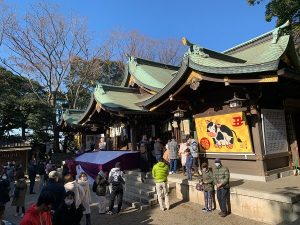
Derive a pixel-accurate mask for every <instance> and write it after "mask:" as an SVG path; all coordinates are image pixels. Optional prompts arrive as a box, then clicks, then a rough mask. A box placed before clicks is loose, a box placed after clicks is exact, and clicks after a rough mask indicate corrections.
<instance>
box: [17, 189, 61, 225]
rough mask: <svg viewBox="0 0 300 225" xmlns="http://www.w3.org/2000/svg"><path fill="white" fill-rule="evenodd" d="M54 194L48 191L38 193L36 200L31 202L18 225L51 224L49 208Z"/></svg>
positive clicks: (53, 199)
mask: <svg viewBox="0 0 300 225" xmlns="http://www.w3.org/2000/svg"><path fill="white" fill-rule="evenodd" d="M54 201H55V196H54V195H53V194H52V193H51V192H48V191H44V192H42V193H41V194H40V196H39V198H38V201H37V203H36V205H35V204H33V205H32V206H31V207H30V208H29V209H28V211H27V212H26V214H25V216H24V217H23V219H22V220H21V222H20V225H52V220H51V208H52V205H53V203H54Z"/></svg>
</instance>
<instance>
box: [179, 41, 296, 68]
mask: <svg viewBox="0 0 300 225" xmlns="http://www.w3.org/2000/svg"><path fill="white" fill-rule="evenodd" d="M263 38H264V40H263V41H262V40H259V39H257V40H256V43H255V44H253V43H252V45H251V46H247V47H246V46H241V47H240V48H239V49H232V50H229V51H227V52H225V53H226V55H225V54H224V56H227V55H229V56H232V57H234V58H235V59H240V60H243V62H238V61H236V62H234V61H233V60H230V59H226V58H225V57H224V58H222V57H218V58H216V57H214V56H213V55H212V54H210V53H209V52H210V51H211V50H208V49H205V48H200V47H198V46H195V45H193V49H192V50H191V49H189V51H188V52H187V53H186V54H185V57H187V58H188V59H189V61H190V66H191V68H193V69H196V70H199V71H202V72H207V73H215V74H241V73H256V72H263V71H272V70H277V69H278V64H279V60H280V57H281V56H282V55H283V54H284V53H285V51H286V49H287V47H288V44H289V41H290V36H289V35H285V36H281V37H279V38H278V40H277V42H276V43H272V37H270V38H267V39H266V37H265V36H263Z"/></svg>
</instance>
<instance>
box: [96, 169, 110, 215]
mask: <svg viewBox="0 0 300 225" xmlns="http://www.w3.org/2000/svg"><path fill="white" fill-rule="evenodd" d="M95 185H96V186H95V192H96V195H97V196H98V199H99V202H98V208H99V211H98V212H99V214H104V213H105V211H106V198H105V195H106V189H107V186H108V185H109V183H108V181H107V180H106V176H105V173H104V172H103V171H102V170H100V171H99V173H98V175H97V177H96V180H95Z"/></svg>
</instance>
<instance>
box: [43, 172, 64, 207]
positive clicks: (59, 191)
mask: <svg viewBox="0 0 300 225" xmlns="http://www.w3.org/2000/svg"><path fill="white" fill-rule="evenodd" d="M43 191H49V192H51V193H53V194H54V195H55V202H54V203H53V205H52V210H54V211H55V210H56V209H57V208H58V206H59V205H60V204H61V203H62V202H63V200H64V196H65V193H66V191H65V188H64V185H63V184H61V183H60V182H58V173H57V172H56V171H51V172H50V173H49V175H48V182H47V184H46V186H44V187H43V189H42V191H41V192H43Z"/></svg>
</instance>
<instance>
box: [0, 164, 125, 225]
mask: <svg viewBox="0 0 300 225" xmlns="http://www.w3.org/2000/svg"><path fill="white" fill-rule="evenodd" d="M37 174H39V179H38V180H39V183H40V185H39V186H38V185H36V184H35V181H36V176H37ZM76 178H77V179H76ZM27 180H29V188H28V187H27V186H28V185H27ZM124 183H125V179H124V177H123V171H122V170H121V165H120V163H116V165H115V167H114V168H112V170H111V171H110V172H109V175H108V176H107V175H106V174H105V173H104V172H103V171H100V172H99V173H98V175H97V178H96V179H95V181H94V184H93V187H92V189H93V190H92V191H94V192H95V194H96V196H97V197H98V198H99V199H98V208H99V213H100V214H103V213H106V214H109V215H111V214H114V213H119V212H120V210H121V207H122V202H123V185H124ZM109 185H110V188H109ZM28 190H29V191H28ZM34 190H39V191H38V192H39V197H38V200H37V202H36V204H33V205H31V206H30V208H29V209H27V211H26V209H25V202H26V201H25V199H26V193H27V191H28V192H29V194H36V192H34ZM109 190H110V191H109ZM107 195H109V196H110V199H109V204H107V203H106V196H107ZM115 198H117V199H118V201H117V204H118V207H117V209H116V210H114V201H115ZM10 201H11V205H12V206H15V207H16V213H15V216H16V217H21V222H20V224H21V225H52V224H53V225H65V224H70V225H79V224H80V221H81V220H82V218H83V217H84V216H85V221H86V225H91V224H92V220H91V208H90V204H91V188H90V182H89V176H88V175H87V174H86V173H85V172H81V173H80V174H78V175H77V176H76V174H72V171H71V170H69V168H68V166H67V165H66V164H64V165H63V166H62V167H59V166H56V165H54V164H53V163H52V162H51V160H47V161H40V162H39V163H38V164H37V163H36V160H35V159H33V160H31V161H30V163H29V165H28V176H25V174H24V171H23V167H22V165H16V164H15V163H14V162H8V163H7V164H6V165H5V166H3V169H2V170H1V176H0V219H1V220H0V221H2V218H3V215H4V211H5V206H6V204H8V203H9V202H10ZM107 207H108V210H107ZM3 223H4V222H3ZM0 224H1V223H0Z"/></svg>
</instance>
